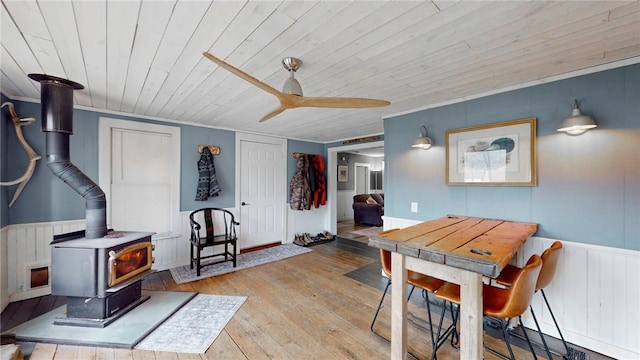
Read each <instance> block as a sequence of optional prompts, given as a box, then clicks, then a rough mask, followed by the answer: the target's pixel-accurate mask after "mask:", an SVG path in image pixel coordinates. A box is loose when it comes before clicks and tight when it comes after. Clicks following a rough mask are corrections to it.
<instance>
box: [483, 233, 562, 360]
mask: <svg viewBox="0 0 640 360" xmlns="http://www.w3.org/2000/svg"><path fill="white" fill-rule="evenodd" d="M561 252H562V243H561V242H560V241H556V242H554V243H553V244H551V246H550V247H549V248H547V249H546V250H545V251H544V252H543V253H542V255H541V257H542V270H540V275H538V281H537V282H536V290H535V291H536V292H538V291H540V293H542V298H543V299H544V302H545V304H547V309H549V314H550V315H551V319H553V323H554V324H555V325H556V329H557V330H558V334H560V339H561V340H562V343H563V344H564V347H565V350H566V353H565V355H564V357H565V358H566V357H568V356H569V355H570V353H571V350H570V348H569V346H568V345H567V342H566V341H565V340H564V336H563V335H562V332H561V331H560V326H558V322H557V321H556V317H555V316H554V315H553V311H552V310H551V306H550V305H549V301H548V300H547V296H546V295H545V293H544V288H545V287H547V285H549V284H550V283H551V280H553V276H554V274H555V272H556V268H557V267H558V261H559V259H560V254H561ZM520 272H522V269H521V268H519V267H517V266H513V265H507V266H506V267H505V268H504V269H503V270H502V272H500V275H499V276H498V277H497V278H496V279H495V281H496V282H497V283H498V284H500V285H503V286H513V283H514V282H515V279H516V278H517V277H518V275H519V274H520ZM529 310H530V311H531V316H532V317H533V321H534V322H535V323H536V327H537V329H538V333H539V334H540V339H541V340H542V345H543V346H544V350H545V351H546V353H547V356H548V357H549V359H552V357H551V350H550V349H549V346H548V345H547V342H546V340H545V339H544V334H543V333H542V330H541V329H540V325H539V324H538V319H537V318H536V314H535V312H534V311H533V306H531V305H529Z"/></svg>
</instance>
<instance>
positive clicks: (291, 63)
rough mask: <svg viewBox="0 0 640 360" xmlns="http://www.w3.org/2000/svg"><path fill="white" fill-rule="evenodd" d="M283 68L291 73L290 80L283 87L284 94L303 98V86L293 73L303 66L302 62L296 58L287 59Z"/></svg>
mask: <svg viewBox="0 0 640 360" xmlns="http://www.w3.org/2000/svg"><path fill="white" fill-rule="evenodd" d="M282 66H284V68H285V69H287V70H288V71H289V78H288V79H287V80H285V82H284V85H283V86H282V92H283V93H285V94H291V95H298V96H302V86H300V83H299V82H298V80H296V79H295V78H294V77H293V73H295V72H296V70H298V69H299V68H300V66H302V60H300V59H298V58H294V57H286V58H284V59H282Z"/></svg>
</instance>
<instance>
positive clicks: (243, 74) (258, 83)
mask: <svg viewBox="0 0 640 360" xmlns="http://www.w3.org/2000/svg"><path fill="white" fill-rule="evenodd" d="M202 55H204V57H206V58H207V59H209V60H211V61H213V62H214V63H216V64H218V65H219V66H220V67H222V68H224V69H226V70H228V71H230V72H232V73H234V74H235V75H237V76H239V77H241V78H243V79H245V80H246V81H248V82H250V83H251V84H253V85H255V86H257V87H259V88H261V89H262V90H264V91H266V92H268V93H271V94H273V95H275V96H277V97H278V98H280V97H281V96H282V95H283V94H282V93H281V92H280V91H278V90H276V89H275V88H273V87H271V86H269V85H267V84H265V83H263V82H262V81H260V80H258V79H256V78H254V77H253V76H251V75H249V74H247V73H246V72H244V71H242V70H240V69H238V68H237V67H235V66H233V65H230V64H228V63H226V62H224V61H223V60H221V59H218V58H217V57H215V56H213V55H211V54H209V53H208V52H203V53H202Z"/></svg>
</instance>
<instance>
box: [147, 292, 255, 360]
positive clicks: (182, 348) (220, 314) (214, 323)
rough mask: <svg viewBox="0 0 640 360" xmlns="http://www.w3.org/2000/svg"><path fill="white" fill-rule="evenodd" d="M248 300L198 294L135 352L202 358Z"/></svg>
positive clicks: (240, 297)
mask: <svg viewBox="0 0 640 360" xmlns="http://www.w3.org/2000/svg"><path fill="white" fill-rule="evenodd" d="M246 299H247V297H246V296H223V295H204V294H198V295H197V296H196V297H195V298H193V299H192V300H191V301H189V303H187V304H186V305H185V306H183V307H182V308H181V309H180V310H178V311H177V312H176V313H175V314H173V316H171V317H170V318H169V319H168V320H166V321H165V322H164V323H162V325H160V326H159V327H158V328H156V329H155V330H154V331H153V332H152V333H151V334H150V335H149V336H147V337H146V338H144V340H142V341H141V342H139V343H138V345H136V349H141V350H153V351H168V352H175V353H192V354H204V353H205V352H206V351H207V349H208V348H209V346H211V344H212V343H213V342H214V341H215V339H216V338H217V337H218V335H219V334H220V332H221V331H222V329H224V327H225V326H226V325H227V323H228V322H229V320H231V318H232V317H233V315H234V314H235V313H236V311H238V309H239V308H240V306H242V304H243V303H244V301H245V300H246Z"/></svg>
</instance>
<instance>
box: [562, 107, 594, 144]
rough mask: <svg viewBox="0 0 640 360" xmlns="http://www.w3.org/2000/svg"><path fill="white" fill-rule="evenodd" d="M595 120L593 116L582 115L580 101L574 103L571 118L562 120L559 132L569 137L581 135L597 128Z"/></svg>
mask: <svg viewBox="0 0 640 360" xmlns="http://www.w3.org/2000/svg"><path fill="white" fill-rule="evenodd" d="M597 126H598V125H596V122H595V120H593V118H592V117H591V116H588V115H582V114H581V113H580V109H578V99H575V100H574V102H573V111H572V112H571V116H569V117H568V118H566V119H564V120H562V122H561V123H560V125H559V126H558V131H564V132H566V133H567V134H569V135H580V134H583V133H584V132H586V131H587V130H589V129H593V128H595V127H597Z"/></svg>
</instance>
